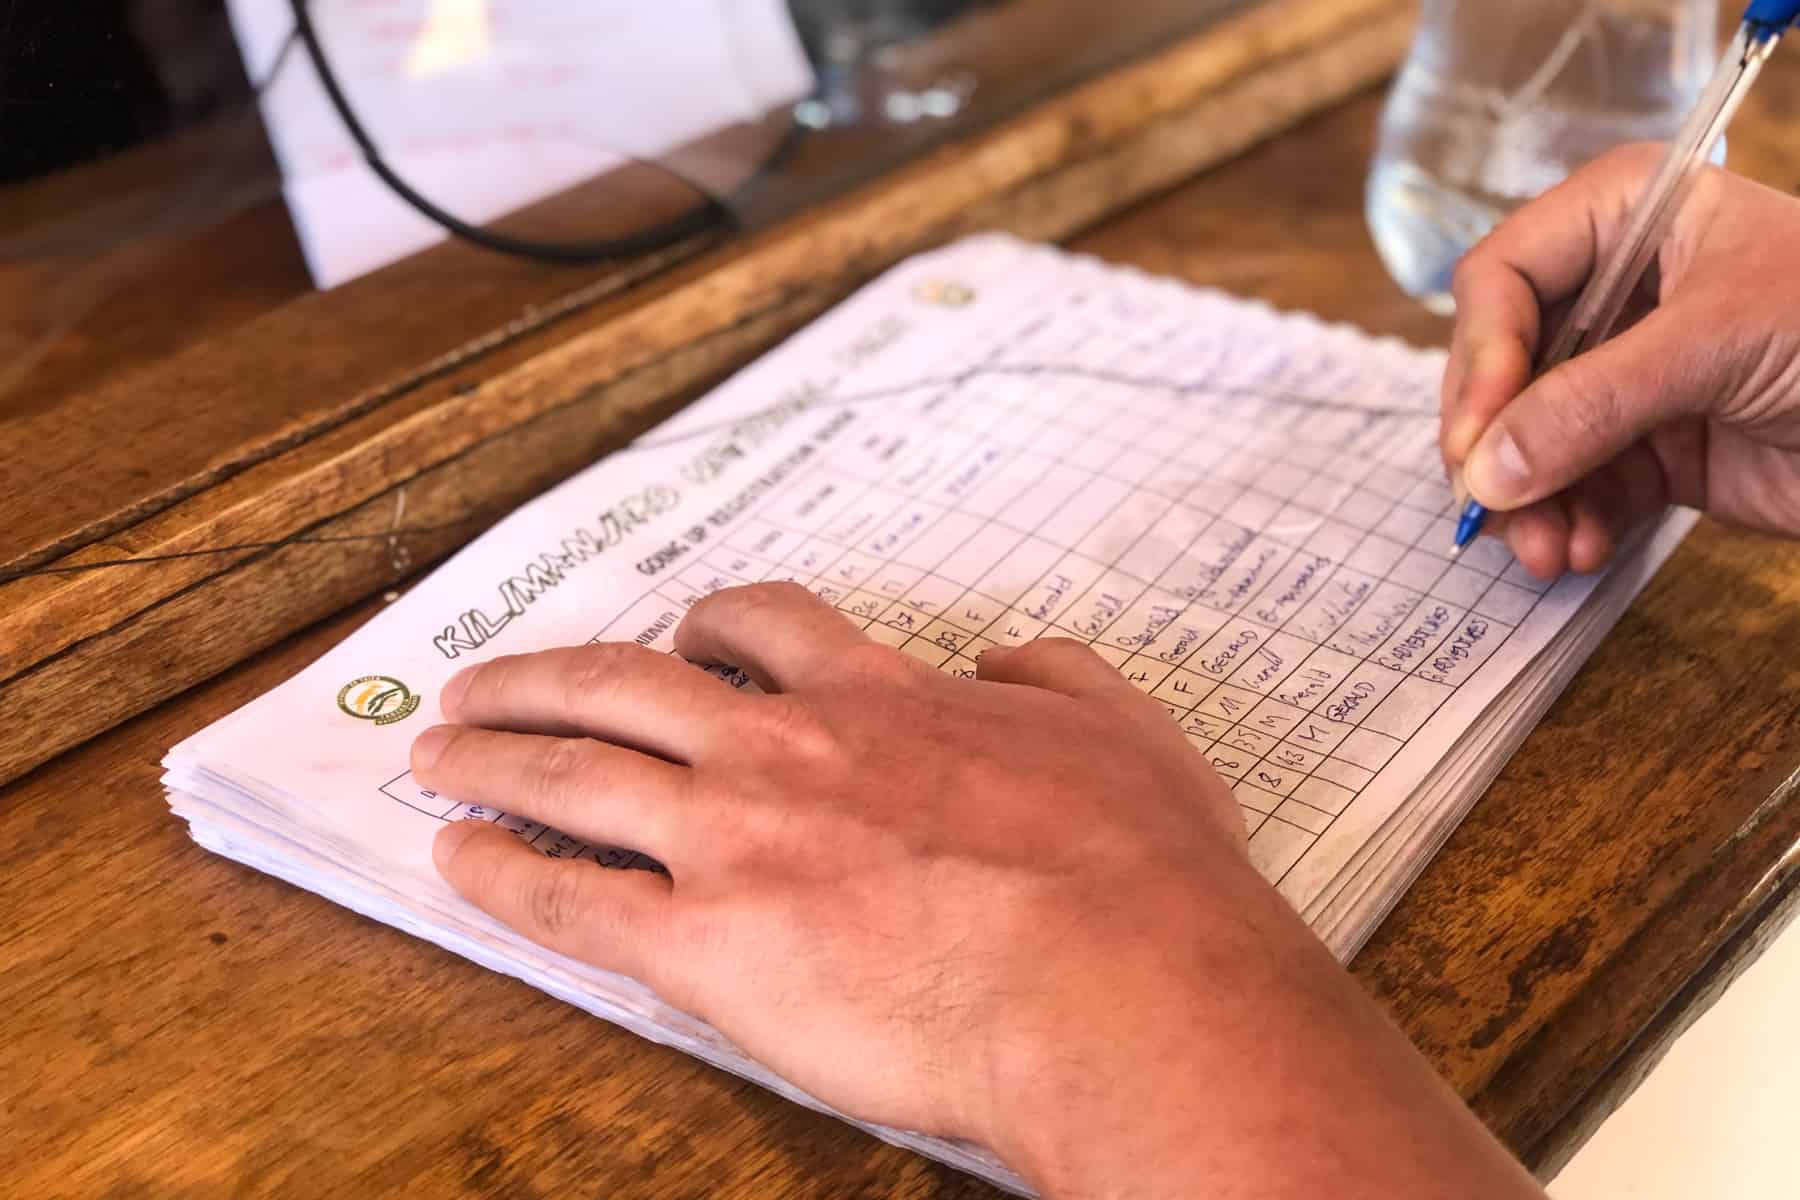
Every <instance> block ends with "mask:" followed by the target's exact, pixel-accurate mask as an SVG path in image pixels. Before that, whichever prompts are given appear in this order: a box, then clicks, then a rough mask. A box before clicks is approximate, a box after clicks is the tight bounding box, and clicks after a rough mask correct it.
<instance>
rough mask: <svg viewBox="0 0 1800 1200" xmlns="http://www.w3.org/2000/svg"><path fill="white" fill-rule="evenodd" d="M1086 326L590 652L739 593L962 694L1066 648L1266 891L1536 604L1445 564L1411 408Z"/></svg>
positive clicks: (919, 417)
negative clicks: (801, 600)
mask: <svg viewBox="0 0 1800 1200" xmlns="http://www.w3.org/2000/svg"><path fill="white" fill-rule="evenodd" d="M1107 303H1108V304H1109V305H1110V307H1106V308H1102V307H1101V306H1099V305H1097V304H1093V303H1089V298H1088V297H1086V296H1084V295H1083V294H1082V293H1081V292H1079V291H1076V292H1074V293H1072V294H1070V295H1069V296H1066V297H1060V298H1058V299H1057V300H1056V301H1054V302H1051V312H1050V313H1048V314H1046V313H1045V312H1043V311H1041V310H1031V311H1027V312H1024V313H1021V314H1017V315H1016V316H1014V318H1013V319H1012V320H1011V321H1010V322H1009V323H1008V324H1007V325H1006V326H1005V327H1002V328H992V327H989V328H987V329H985V330H983V331H982V334H981V337H980V338H979V339H971V340H972V342H974V341H977V340H978V341H979V343H980V345H981V346H982V347H983V349H982V352H981V357H980V358H979V360H977V361H975V362H974V363H973V364H972V366H969V367H968V369H965V370H962V371H960V372H957V373H954V374H955V378H954V379H952V380H951V381H949V382H938V383H928V384H921V385H920V386H919V387H918V388H917V389H914V391H913V392H912V394H901V395H890V396H889V397H887V398H886V400H885V402H884V403H882V404H880V405H868V406H863V407H860V408H857V409H856V410H855V411H856V419H855V421H854V422H853V423H852V424H851V425H850V427H849V429H848V430H847V431H846V432H845V433H844V434H842V435H841V436H840V438H839V439H838V440H839V444H838V445H837V447H836V449H835V450H834V451H833V452H832V453H830V454H827V455H824V456H822V457H820V458H819V459H817V460H816V461H815V462H813V463H812V464H811V465H809V466H807V467H805V468H803V469H801V470H800V471H797V472H796V473H795V474H793V475H792V476H791V477H789V478H787V479H785V480H784V481H783V482H782V483H781V484H780V485H779V486H778V487H776V488H774V489H772V490H771V491H770V492H769V493H768V494H767V495H765V496H764V497H763V498H762V499H761V500H760V501H759V502H758V503H757V504H756V505H754V506H753V507H751V508H750V509H748V510H747V511H746V512H745V513H744V514H743V515H741V516H740V517H739V518H737V519H736V520H735V521H733V522H731V523H730V524H729V525H728V526H727V527H726V528H725V529H723V530H722V531H720V532H718V533H717V534H716V535H715V536H714V537H713V538H712V539H711V540H710V541H709V543H708V544H706V545H704V546H703V547H701V548H699V549H698V550H696V552H695V553H694V555H693V556H692V557H690V558H688V559H686V560H685V561H684V562H682V563H681V564H680V565H679V566H678V567H677V568H675V569H672V570H671V571H670V572H668V573H667V574H666V575H665V576H663V577H662V578H661V579H660V580H659V581H658V582H657V583H656V584H655V585H654V586H651V587H648V588H647V589H646V590H645V591H644V592H643V593H642V595H640V596H639V597H638V598H637V599H636V600H635V601H634V602H633V603H631V604H630V605H629V606H628V607H626V608H625V609H624V611H623V612H621V613H620V615H619V616H618V617H617V618H615V619H614V620H612V621H609V622H608V623H607V624H606V625H605V626H604V627H603V628H602V629H600V630H599V631H598V632H597V633H596V634H595V635H594V637H593V638H592V640H593V641H604V640H619V641H632V640H635V641H638V642H639V643H640V644H645V645H650V646H654V647H657V648H660V649H667V650H671V651H672V640H671V639H672V634H673V629H674V626H675V625H676V624H677V623H678V622H679V619H680V615H681V613H683V612H685V611H686V609H687V608H689V607H691V606H692V605H693V604H694V603H695V602H696V601H698V600H699V599H700V598H701V597H702V596H705V595H707V594H709V593H711V592H714V591H718V590H720V589H722V588H726V587H732V586H737V585H740V584H745V583H752V582H758V581H764V580H791V581H794V582H797V583H799V584H801V585H803V586H805V587H807V588H809V589H810V590H812V591H813V592H815V593H816V594H817V595H819V596H820V597H821V598H822V599H824V600H825V601H826V602H828V603H830V604H832V605H833V606H835V607H836V608H838V609H839V610H840V611H842V612H843V613H844V614H845V616H846V617H847V618H848V619H850V620H852V621H853V622H854V623H855V624H857V625H858V626H859V627H861V628H863V629H865V630H866V631H867V632H868V634H869V636H871V637H872V638H875V639H876V640H878V641H882V642H885V643H887V644H889V645H892V646H895V647H896V648H898V649H899V650H901V651H902V652H904V653H906V654H910V655H913V656H915V657H917V658H919V659H921V660H923V661H925V662H926V663H928V664H930V665H931V666H933V667H936V668H937V669H939V670H941V671H944V672H946V673H948V674H950V675H953V676H957V677H961V678H965V679H968V678H973V677H974V675H975V671H976V662H977V660H978V659H979V657H980V655H981V653H982V651H983V650H985V649H986V648H988V647H990V646H994V645H1016V644H1019V643H1022V642H1025V641H1029V640H1031V639H1033V638H1036V637H1039V636H1060V637H1069V638H1075V639H1078V640H1081V641H1083V642H1086V643H1087V644H1089V645H1090V646H1092V648H1093V649H1094V651H1095V652H1096V653H1098V654H1100V655H1101V656H1102V657H1104V658H1105V659H1106V660H1107V661H1109V662H1111V663H1113V664H1114V665H1115V666H1116V667H1117V668H1118V669H1119V671H1120V672H1121V673H1122V674H1123V675H1124V676H1125V678H1126V679H1128V680H1129V681H1130V682H1131V683H1132V684H1134V685H1135V686H1137V687H1138V688H1140V689H1142V690H1143V691H1145V692H1148V693H1150V694H1151V695H1152V696H1154V697H1155V698H1156V699H1157V700H1159V701H1161V702H1162V703H1163V704H1164V705H1165V707H1166V708H1167V709H1168V711H1169V714H1170V716H1171V717H1172V718H1173V719H1174V720H1176V721H1178V722H1180V724H1181V727H1182V729H1183V730H1184V731H1185V733H1186V734H1187V736H1188V738H1189V739H1190V740H1191V741H1192V743H1193V744H1194V746H1195V749H1196V751H1197V752H1198V753H1201V754H1203V755H1205V756H1206V758H1207V759H1208V761H1209V762H1210V763H1211V764H1212V766H1213V767H1214V769H1215V770H1217V771H1218V772H1219V774H1220V775H1221V776H1223V777H1224V778H1225V779H1226V780H1227V781H1229V783H1230V785H1231V787H1232V790H1233V793H1234V795H1235V797H1236V799H1237V802H1238V804H1239V805H1240V808H1241V810H1242V813H1243V817H1244V820H1245V823H1246V828H1247V830H1248V833H1249V838H1250V847H1251V853H1252V857H1253V859H1254V861H1255V862H1256V864H1257V866H1258V867H1259V869H1260V870H1262V872H1263V873H1264V874H1265V875H1266V876H1267V877H1268V878H1269V879H1271V880H1272V881H1277V882H1278V881H1279V880H1280V879H1281V878H1283V877H1284V875H1285V874H1286V873H1287V872H1288V871H1289V870H1290V869H1291V868H1292V867H1293V866H1294V864H1295V863H1296V862H1298V861H1299V860H1300V858H1301V857H1302V855H1303V854H1304V853H1305V852H1306V850H1307V849H1308V848H1309V847H1310V846H1312V845H1313V844H1314V843H1315V842H1316V841H1317V839H1318V838H1319V837H1320V836H1321V835H1323V834H1324V833H1325V832H1326V831H1327V830H1328V829H1330V827H1331V825H1332V823H1333V821H1334V820H1336V819H1337V818H1338V817H1339V816H1341V815H1342V814H1344V813H1345V812H1346V811H1347V810H1348V809H1349V808H1350V806H1351V805H1352V804H1353V803H1354V802H1355V800H1356V798H1357V796H1358V795H1359V794H1360V793H1361V792H1362V791H1363V789H1364V788H1365V787H1366V786H1367V785H1368V784H1369V783H1370V782H1371V781H1372V780H1373V779H1374V778H1375V776H1376V773H1377V772H1379V771H1380V770H1381V768H1382V767H1383V766H1384V765H1386V763H1387V762H1388V761H1389V760H1390V759H1392V757H1393V756H1394V754H1395V753H1396V752H1397V751H1398V750H1399V748H1400V747H1401V746H1402V745H1403V744H1404V743H1405V741H1406V740H1407V739H1408V738H1409V737H1411V736H1412V735H1414V734H1415V733H1417V732H1418V731H1419V730H1420V729H1421V728H1422V727H1423V726H1424V725H1425V722H1426V721H1427V720H1428V719H1429V718H1430V717H1431V716H1432V714H1433V713H1435V712H1436V711H1437V710H1438V709H1439V708H1440V707H1441V705H1442V704H1443V703H1444V701H1445V700H1446V699H1448V698H1449V697H1450V696H1451V695H1452V694H1453V692H1454V690H1455V689H1456V688H1457V687H1459V686H1460V685H1461V684H1463V683H1464V682H1466V681H1467V680H1468V679H1469V678H1470V677H1471V676H1472V675H1473V674H1474V672H1475V671H1476V670H1477V669H1478V668H1479V667H1480V665H1481V664H1482V663H1483V662H1484V661H1485V660H1486V659H1487V658H1488V657H1489V656H1490V655H1491V654H1492V653H1493V652H1494V651H1495V650H1496V649H1497V648H1498V647H1499V646H1500V645H1501V644H1502V643H1503V642H1504V641H1505V639H1506V638H1507V636H1508V635H1509V634H1510V633H1511V632H1512V631H1513V629H1515V628H1516V627H1517V626H1518V625H1519V623H1520V622H1521V621H1522V620H1523V619H1524V618H1525V616H1526V615H1527V614H1528V613H1529V612H1530V611H1531V609H1532V608H1533V606H1534V605H1535V604H1536V603H1537V601H1538V599H1539V597H1540V596H1541V594H1542V593H1543V591H1544V590H1545V589H1546V586H1547V585H1545V584H1543V583H1541V582H1539V581H1537V580H1535V579H1532V578H1531V577H1530V576H1529V575H1528V574H1527V573H1526V572H1524V571H1523V570H1522V569H1521V568H1520V567H1519V566H1518V565H1517V564H1516V563H1515V562H1514V561H1513V560H1512V559H1511V557H1510V556H1509V555H1508V554H1507V553H1506V552H1505V551H1504V549H1502V548H1501V547H1500V546H1498V545H1497V544H1495V543H1493V542H1491V541H1482V542H1479V543H1477V545H1476V546H1474V547H1471V549H1470V550H1469V551H1468V552H1466V553H1465V555H1464V556H1463V558H1462V559H1460V560H1457V561H1452V560H1451V558H1450V557H1449V554H1448V547H1449V545H1450V541H1451V533H1452V529H1453V516H1454V514H1453V513H1452V511H1451V509H1452V497H1451V495H1450V492H1449V489H1448V487H1447V486H1446V485H1445V483H1444V480H1443V477H1442V469H1441V466H1440V465H1439V463H1438V459H1437V454H1436V448H1435V437H1436V401H1435V395H1431V396H1421V395H1417V394H1412V395H1405V396H1397V395H1396V396H1390V397H1387V399H1389V400H1392V401H1394V402H1393V403H1386V404H1368V405H1365V406H1361V407H1359V406H1358V405H1357V404H1333V403H1331V402H1330V401H1329V393H1330V388H1331V385H1332V382H1333V379H1334V376H1333V375H1332V372H1331V370H1330V369H1329V368H1330V364H1329V363H1327V364H1325V365H1323V366H1321V365H1320V364H1319V363H1318V362H1316V361H1299V360H1296V359H1294V358H1293V357H1292V356H1289V355H1287V354H1285V352H1281V351H1280V350H1279V347H1277V349H1276V350H1274V351H1269V350H1267V347H1266V346H1265V347H1262V349H1263V350H1264V351H1265V352H1262V353H1260V354H1257V353H1252V354H1244V353H1243V352H1242V351H1241V349H1239V348H1234V346H1233V343H1234V342H1235V343H1236V345H1237V347H1241V346H1242V345H1243V344H1244V342H1243V339H1244V338H1245V337H1246V336H1247V333H1248V334H1252V335H1253V334H1255V333H1257V332H1261V333H1262V334H1263V335H1264V337H1265V339H1269V338H1270V334H1271V330H1269V329H1263V330H1258V329H1256V325H1257V323H1258V322H1261V323H1263V324H1265V325H1269V326H1276V325H1280V324H1282V323H1283V322H1285V321H1287V320H1288V319H1287V318H1281V317H1277V316H1276V315H1274V314H1271V313H1267V312H1262V311H1257V310H1252V311H1251V312H1250V313H1248V314H1246V315H1245V316H1244V318H1243V319H1244V320H1245V322H1246V323H1247V325H1248V326H1249V327H1250V328H1249V329H1248V330H1246V329H1245V328H1231V327H1228V326H1221V327H1220V328H1218V329H1215V330H1213V331H1212V332H1211V335H1210V338H1209V339H1202V340H1201V341H1199V342H1196V341H1195V339H1194V338H1193V337H1192V336H1191V331H1190V330H1189V329H1188V327H1187V326H1186V325H1181V326H1179V327H1178V326H1177V325H1176V324H1175V323H1173V318H1174V316H1175V314H1173V313H1169V314H1158V313H1155V312H1151V311H1150V310H1151V309H1154V308H1155V304H1154V302H1153V301H1152V302H1147V304H1146V306H1144V307H1141V308H1138V309H1131V308H1129V307H1126V308H1123V309H1121V308H1120V307H1119V305H1118V301H1117V299H1116V297H1109V298H1108V302H1107ZM1159 318H1160V319H1161V323H1159ZM1279 340H1280V339H1272V340H1271V344H1272V343H1273V342H1276V341H1279ZM1290 340H1291V336H1290ZM1249 344H1250V345H1251V346H1252V347H1257V346H1258V343H1257V342H1255V341H1254V340H1252V341H1251V342H1250V343H1249ZM1071 347H1077V348H1079V349H1080V354H1079V356H1078V358H1077V357H1076V356H1073V355H1071V353H1070V348H1071ZM1326 353H1328V352H1326ZM1077 363H1078V364H1079V365H1076V364H1077ZM1208 379H1212V380H1216V383H1217V386H1216V387H1215V386H1211V385H1209V384H1208V383H1207V382H1200V383H1196V382H1194V381H1195V380H1202V381H1205V380H1208ZM1426 383H1427V377H1426V376H1424V375H1421V374H1419V373H1418V372H1413V373H1412V374H1411V375H1405V374H1404V373H1402V374H1400V375H1396V376H1394V377H1392V378H1389V379H1387V380H1386V381H1385V382H1381V381H1378V382H1377V383H1376V385H1375V388H1376V390H1377V392H1379V391H1380V390H1381V389H1382V388H1387V389H1389V390H1390V391H1396V390H1410V391H1411V392H1413V393H1416V392H1418V390H1419V389H1420V388H1421V387H1424V386H1426ZM1432 386H1434V382H1433V384H1432ZM1378 398H1379V397H1378ZM734 682H737V683H739V684H740V685H741V684H743V683H744V682H745V680H744V679H743V677H742V676H741V675H739V676H737V677H736V678H735V679H734ZM382 790H383V791H384V792H386V793H387V794H388V795H390V796H391V797H393V798H395V799H398V800H401V801H402V802H405V803H409V804H411V805H412V806H413V807H416V808H419V809H421V811H429V812H432V814H433V815H436V816H441V817H443V818H444V819H458V818H462V817H475V818H479V819H491V820H498V821H501V822H502V823H511V825H512V826H513V827H515V828H516V829H517V830H518V832H520V834H521V836H524V837H526V838H527V840H530V841H532V842H533V843H534V844H537V845H539V846H540V848H542V849H544V850H545V851H546V852H547V853H552V854H555V855H558V856H572V855H580V856H586V857H590V858H594V859H595V860H596V861H600V862H603V863H607V864H608V865H615V866H617V865H625V866H630V865H643V862H644V861H645V860H641V858H640V857H639V856H634V855H631V854H630V853H629V852H628V851H620V850H617V849H614V848H610V847H588V846H585V845H583V844H582V843H580V842H578V841H576V840H575V839H572V838H568V837H567V836H566V835H562V834H559V833H557V831H555V830H546V829H543V828H542V827H541V826H537V825H535V824H534V823H531V822H524V821H519V820H518V819H516V818H514V817H511V816H508V815H506V814H497V813H491V812H483V811H474V810H468V806H456V805H453V804H451V803H449V802H448V801H445V800H444V799H443V798H440V797H427V796H421V795H420V794H419V789H417V787H416V785H413V784H412V783H411V781H410V779H409V778H408V777H406V776H404V775H403V776H401V777H400V778H398V779H396V780H392V781H389V783H388V784H387V785H384V787H383V789H382Z"/></svg>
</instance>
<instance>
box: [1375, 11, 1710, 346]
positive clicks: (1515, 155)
mask: <svg viewBox="0 0 1800 1200" xmlns="http://www.w3.org/2000/svg"><path fill="white" fill-rule="evenodd" d="M1718 22H1719V10H1718V5H1717V3H1716V0H1504V2H1502V0H1425V3H1424V5H1423V11H1422V13H1421V17H1420V24H1419V30H1418V33H1417V35H1416V36H1415V38H1414V40H1413V45H1412V51H1411V54H1410V55H1409V57H1408V58H1407V61H1406V63H1405V65H1404V66H1403V67H1402V68H1401V70H1400V74H1399V76H1398V77H1397V78H1396V79H1395V81H1394V85H1393V89H1392V91H1391V92H1390V93H1389V97H1388V102H1387V108H1386V110H1385V111H1384V112H1383V114H1382V119H1381V132H1380V139H1379V142H1378V144H1377V146H1376V151H1375V161H1374V164H1373V167H1372V168H1371V170H1370V173H1369V181H1368V191H1367V195H1366V204H1367V213H1368V221H1369V229H1370V231H1371V232H1372V233H1373V235H1374V238H1375V245H1376V248H1377V249H1378V250H1379V251H1380V253H1381V257H1382V261H1383V262H1385V263H1386V264H1387V268H1388V271H1389V273H1390V274H1392V275H1393V277H1394V279H1395V280H1396V281H1397V282H1398V283H1399V284H1400V286H1401V287H1402V288H1404V289H1405V290H1406V291H1407V292H1408V293H1409V294H1411V295H1413V296H1416V297H1418V298H1419V299H1420V300H1421V301H1423V302H1424V303H1425V304H1426V305H1427V306H1428V307H1430V308H1432V309H1434V310H1435V311H1438V312H1449V311H1450V309H1451V302H1450V295H1449V292H1450V276H1451V272H1452V271H1453V270H1454V268H1455V266H1456V261H1457V259H1459V258H1461V257H1462V254H1463V252H1464V251H1466V250H1467V249H1468V248H1469V247H1470V246H1472V245H1474V244H1475V243H1476V242H1477V241H1479V240H1480V239H1481V237H1482V236H1483V235H1484V234H1486V233H1487V231H1488V230H1489V229H1491V228H1492V227H1493V226H1494V225H1495V224H1496V223H1497V222H1498V221H1499V220H1500V218H1502V217H1504V216H1505V215H1506V214H1507V213H1508V212H1510V211H1511V210H1512V209H1514V208H1516V207H1518V206H1519V205H1520V204H1522V203H1524V202H1525V201H1526V200H1529V199H1530V198H1531V197H1533V196H1535V195H1537V194H1538V193H1540V192H1542V191H1544V190H1545V189H1546V188H1549V187H1550V186H1552V185H1553V184H1555V183H1557V182H1558V181H1560V180H1561V179H1562V178H1563V177H1564V176H1566V175H1568V174H1569V173H1570V172H1571V171H1573V170H1574V169H1575V168H1577V167H1579V166H1581V165H1582V164H1583V163H1585V162H1588V161H1589V160H1591V159H1594V158H1597V157H1599V156H1600V155H1601V154H1603V153H1605V152H1606V151H1607V150H1609V149H1611V148H1612V147H1614V146H1617V145H1621V144H1623V143H1626V142H1637V141H1666V140H1668V139H1669V138H1670V137H1672V136H1674V134H1675V132H1676V130H1677V129H1678V128H1679V127H1680V125H1681V121H1682V118H1683V117H1684V116H1686V114H1687V112H1688V110H1689V109H1690V108H1691V107H1692V106H1693V103H1694V101H1695V99H1696V98H1697V97H1698V96H1699V93H1700V90H1701V89H1702V88H1703V87H1704V86H1705V85H1706V80H1707V77H1708V75H1709V74H1710V73H1711V71H1712V68H1713V66H1714V62H1715V57H1716V54H1717V49H1716V47H1717V43H1718ZM1720 154H1721V155H1722V154H1723V147H1722V146H1721V149H1720Z"/></svg>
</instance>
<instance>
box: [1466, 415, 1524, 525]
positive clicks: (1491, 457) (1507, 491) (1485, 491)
mask: <svg viewBox="0 0 1800 1200" xmlns="http://www.w3.org/2000/svg"><path fill="white" fill-rule="evenodd" d="M1463 483H1464V484H1466V485H1467V486H1468V489H1469V491H1470V493H1471V494H1472V495H1474V497H1475V498H1476V499H1477V500H1479V501H1481V502H1482V503H1483V504H1485V505H1487V506H1488V507H1489V508H1493V507H1495V506H1507V505H1511V504H1513V503H1515V502H1516V501H1517V500H1518V499H1519V498H1520V497H1522V496H1523V495H1524V494H1525V489H1526V488H1527V487H1529V486H1530V485H1531V468H1530V467H1529V466H1527V465H1526V462H1525V454H1524V452H1523V451H1521V450H1520V449H1519V443H1518V442H1516V441H1514V440H1513V435H1512V434H1510V433H1508V432H1507V431H1506V426H1504V425H1498V424H1496V425H1492V426H1489V427H1488V431H1487V432H1486V433H1484V434H1482V435H1481V440H1480V441H1479V442H1476V443H1475V449H1473V450H1471V451H1470V452H1469V461H1468V462H1467V463H1465V464H1464V465H1463Z"/></svg>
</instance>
